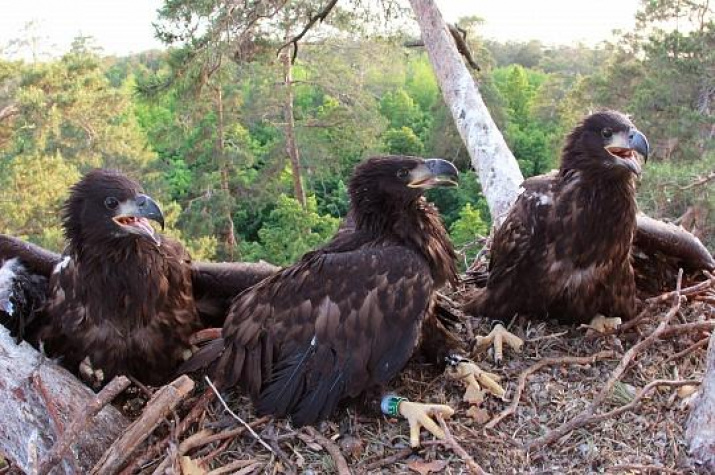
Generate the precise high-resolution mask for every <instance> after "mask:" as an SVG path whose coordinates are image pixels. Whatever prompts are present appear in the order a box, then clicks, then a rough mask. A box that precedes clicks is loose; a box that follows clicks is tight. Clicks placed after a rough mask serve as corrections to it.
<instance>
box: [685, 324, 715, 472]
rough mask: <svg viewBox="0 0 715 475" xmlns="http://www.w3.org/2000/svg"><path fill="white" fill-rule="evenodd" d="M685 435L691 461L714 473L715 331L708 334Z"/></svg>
mask: <svg viewBox="0 0 715 475" xmlns="http://www.w3.org/2000/svg"><path fill="white" fill-rule="evenodd" d="M685 437H686V439H687V441H688V445H689V447H690V456H691V457H692V459H693V461H694V462H695V463H696V464H697V465H698V466H700V467H702V468H703V469H704V471H705V472H706V473H715V332H713V334H712V335H711V336H710V346H709V349H708V358H707V365H706V368H705V376H703V384H702V385H701V386H700V394H699V395H698V396H697V399H696V400H695V402H694V404H693V410H692V411H691V412H690V417H689V418H688V422H687V427H686V431H685Z"/></svg>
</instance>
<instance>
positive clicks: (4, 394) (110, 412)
mask: <svg viewBox="0 0 715 475" xmlns="http://www.w3.org/2000/svg"><path fill="white" fill-rule="evenodd" d="M94 397H95V395H94V393H93V392H92V391H91V390H90V389H89V388H87V387H86V386H84V385H83V384H82V383H80V382H79V381H78V380H77V379H76V378H75V377H74V376H72V375H71V374H70V373H69V372H68V371H66V370H65V369H64V368H60V367H59V366H57V365H56V364H55V363H53V362H52V361H51V360H50V359H48V358H46V357H44V356H42V355H41V354H39V353H38V352H37V351H35V350H34V349H33V348H32V347H31V346H29V345H28V344H27V343H22V344H20V345H18V344H16V343H15V341H14V340H13V339H12V338H10V335H9V333H8V332H7V330H5V329H4V328H2V327H0V455H2V456H3V457H6V458H7V459H8V460H10V461H11V462H12V463H13V465H14V466H15V467H17V468H19V469H21V470H23V471H24V472H25V473H35V472H36V471H37V469H38V468H39V465H40V463H41V462H42V461H43V460H44V459H45V457H47V456H48V454H49V453H50V451H51V449H52V446H53V444H54V443H55V442H56V441H57V440H58V438H59V437H61V435H60V434H62V433H63V432H64V430H65V429H66V428H67V427H68V426H69V424H70V423H71V422H72V420H73V418H74V417H75V416H76V415H77V414H78V413H80V412H82V411H84V410H85V409H86V408H87V406H88V405H89V404H90V403H91V402H92V401H93V400H94ZM127 425H128V421H127V420H126V419H125V418H124V416H122V415H121V414H120V413H119V411H117V410H116V409H115V408H114V407H112V406H106V407H105V408H104V409H102V411H101V412H100V413H99V414H98V415H97V416H96V417H95V418H94V419H93V420H92V422H91V424H88V427H87V430H86V432H85V433H83V434H81V435H80V436H79V437H78V439H77V442H76V443H74V444H73V445H72V451H71V453H69V452H68V453H67V454H66V456H65V459H66V460H67V459H73V462H72V461H69V462H68V461H64V462H62V463H61V464H58V465H57V466H56V467H55V468H54V469H53V470H52V471H51V472H50V473H52V474H59V473H88V472H89V470H90V469H91V468H92V466H93V465H94V463H95V462H96V461H97V460H99V459H100V457H101V456H102V454H103V453H104V451H105V450H106V449H107V448H108V447H109V446H110V445H111V444H112V442H113V441H114V439H115V438H116V437H117V436H118V435H119V434H121V432H122V431H123V430H124V428H125V427H127Z"/></svg>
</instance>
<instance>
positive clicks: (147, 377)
mask: <svg viewBox="0 0 715 475" xmlns="http://www.w3.org/2000/svg"><path fill="white" fill-rule="evenodd" d="M62 219H63V227H64V230H65V237H66V240H67V247H66V250H65V252H64V253H63V255H62V256H60V255H57V254H54V253H51V252H48V251H45V250H44V249H42V248H38V247H37V246H32V245H28V244H26V243H22V242H21V241H19V240H17V239H15V238H11V237H9V236H0V259H2V260H4V261H5V262H4V265H3V266H2V268H0V274H2V271H3V270H4V271H5V273H7V274H8V279H7V282H6V285H2V282H0V295H2V294H3V290H4V289H5V290H8V292H7V294H8V296H7V297H8V298H7V299H6V300H7V301H8V302H9V303H11V305H5V306H4V307H3V308H0V313H2V314H4V317H5V318H4V323H5V324H6V325H7V326H9V327H11V328H12V329H14V330H15V331H14V333H15V334H16V336H24V337H25V338H26V339H27V340H28V341H30V342H31V343H35V344H41V345H42V346H43V348H44V349H45V351H46V352H47V354H48V355H49V356H52V357H57V358H59V360H60V361H61V362H62V363H63V364H64V365H65V366H67V367H68V368H69V369H71V370H72V371H78V369H79V368H80V364H81V363H82V362H83V361H85V358H88V360H86V361H85V363H86V362H88V363H89V364H90V367H89V370H90V371H91V373H90V374H89V375H88V374H84V375H83V376H85V377H89V378H91V379H93V381H91V382H92V383H99V384H101V383H106V382H108V381H109V380H110V379H111V378H112V377H113V376H115V375H118V374H127V375H131V376H134V377H136V378H137V379H139V380H140V381H142V382H144V383H146V384H151V385H158V384H162V383H165V382H166V381H167V380H168V378H170V377H171V376H172V375H173V373H174V371H175V370H176V368H177V366H178V364H179V363H180V362H182V361H183V360H184V359H185V357H186V356H187V353H186V352H187V351H188V350H189V349H190V345H189V337H190V335H191V334H192V333H193V332H194V331H195V330H196V329H198V328H199V327H200V326H201V322H200V319H199V310H198V307H199V306H200V305H198V304H199V303H201V302H202V301H203V300H204V297H206V298H207V299H211V305H209V306H208V307H210V308H211V311H212V312H214V315H215V314H219V315H220V314H225V311H226V310H227V307H228V302H224V300H226V297H225V295H224V294H225V293H226V292H225V291H224V290H225V289H224V287H226V286H227V285H228V286H229V287H231V288H230V289H229V291H230V292H232V294H233V295H235V293H236V292H239V291H241V290H243V289H244V288H246V287H247V286H249V285H252V284H254V283H256V282H258V281H259V280H261V279H262V278H264V277H266V276H267V275H269V274H271V273H272V272H273V271H275V270H276V268H273V267H272V266H268V265H266V267H265V268H261V269H256V271H257V272H253V269H250V270H249V271H248V272H244V271H246V269H244V268H242V267H241V268H238V267H236V266H238V264H236V265H229V264H215V265H208V266H207V265H201V264H198V265H196V264H193V265H192V263H191V259H190V257H189V255H188V253H187V252H186V250H185V249H184V248H183V247H182V246H181V245H180V244H179V243H178V242H175V241H173V240H171V239H168V238H166V237H164V236H161V235H159V234H158V233H156V232H155V231H154V229H153V228H152V226H151V225H150V224H149V220H150V219H151V220H155V221H158V222H159V223H160V224H162V225H163V216H162V214H161V210H160V209H159V207H158V205H157V204H156V203H155V202H154V201H153V200H152V199H151V198H150V197H148V196H146V195H144V194H143V192H142V189H141V187H140V186H139V185H138V184H137V183H136V182H134V181H133V180H130V179H129V178H127V177H126V176H124V175H122V174H121V173H119V172H114V171H108V170H94V171H92V172H90V173H88V174H87V175H86V176H85V177H84V178H83V179H82V180H81V181H80V182H79V183H77V184H76V185H74V186H73V187H72V189H71V191H70V196H69V199H68V200H67V202H66V204H65V206H64V209H63V213H62ZM13 266H14V267H13ZM227 270H231V272H229V273H228V274H230V275H229V277H228V278H226V275H227ZM19 271H22V272H19ZM28 272H29V273H30V275H31V276H33V277H35V278H38V279H47V278H49V290H48V291H47V292H46V294H45V299H44V300H45V302H44V304H43V305H42V307H41V308H40V310H39V313H40V315H39V316H38V315H37V313H38V311H37V305H36V303H35V300H32V301H31V303H32V304H33V308H30V306H29V305H27V304H24V307H22V308H20V307H18V305H17V303H18V302H21V301H22V302H27V301H29V300H28V298H27V297H26V296H36V295H37V294H38V289H39V292H42V291H43V290H44V289H42V288H41V286H40V284H41V283H42V282H41V281H40V282H38V283H34V284H33V283H30V282H29V281H27V279H25V278H24V277H23V276H24V274H26V273H28ZM217 272H218V273H222V276H223V277H224V279H223V280H225V281H226V282H227V283H226V284H224V285H223V286H218V288H219V295H217V294H215V293H213V294H212V293H211V292H210V291H209V290H208V289H207V287H208V285H207V284H206V280H214V275H215V274H216V273H217ZM237 273H238V276H237V277H236V274H237ZM207 276H208V277H207ZM195 283H198V287H199V288H200V289H201V296H200V298H198V299H197V298H196V297H195V294H194V285H195ZM0 300H2V298H1V297H0ZM30 310H32V312H31V311H30ZM23 331H24V333H25V334H24V335H22V334H21V333H23ZM84 369H86V365H85V368H84ZM98 372H101V373H98ZM99 375H101V376H102V377H101V378H99V377H98V376H99ZM95 379H101V381H97V380H95Z"/></svg>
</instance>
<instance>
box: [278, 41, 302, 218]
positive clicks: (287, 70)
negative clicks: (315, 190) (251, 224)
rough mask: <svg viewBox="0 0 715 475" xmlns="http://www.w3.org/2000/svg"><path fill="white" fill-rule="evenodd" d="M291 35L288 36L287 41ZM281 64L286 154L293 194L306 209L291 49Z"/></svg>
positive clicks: (284, 51) (283, 55) (288, 49)
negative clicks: (296, 122)
mask: <svg viewBox="0 0 715 475" xmlns="http://www.w3.org/2000/svg"><path fill="white" fill-rule="evenodd" d="M288 38H289V35H286V40H287V39H288ZM281 62H282V63H283V75H284V78H285V83H284V84H285V104H284V106H283V118H284V119H285V136H286V152H287V153H288V157H289V158H290V165H291V169H292V170H293V192H294V193H295V199H297V200H298V201H299V202H300V205H301V206H302V207H303V208H305V190H304V189H303V180H302V178H301V177H300V155H299V154H298V145H297V144H296V142H295V118H294V117H293V65H292V64H291V58H290V48H283V51H281Z"/></svg>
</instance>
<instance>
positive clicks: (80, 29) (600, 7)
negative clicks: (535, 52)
mask: <svg viewBox="0 0 715 475" xmlns="http://www.w3.org/2000/svg"><path fill="white" fill-rule="evenodd" d="M638 3H639V2H638V0H600V1H598V2H594V1H593V0H437V4H438V6H439V7H440V9H441V11H442V13H443V15H444V17H445V19H446V20H447V21H455V20H456V19H457V18H459V17H460V16H469V15H477V16H479V17H482V18H483V19H484V20H485V21H486V23H485V24H484V25H483V27H482V28H481V30H480V32H481V34H482V36H484V37H486V38H493V39H497V40H502V41H505V40H514V41H528V40H531V39H537V40H540V41H542V42H543V43H545V44H550V45H551V44H573V43H576V42H584V43H586V44H591V45H593V44H597V43H599V42H601V41H603V40H606V39H609V38H610V37H611V32H612V30H614V29H621V30H627V29H629V28H632V27H633V25H634V23H635V20H634V15H635V12H636V10H637V7H638ZM161 4H162V0H69V1H67V0H64V1H63V0H19V1H18V0H0V48H2V46H4V45H7V44H8V42H9V41H11V40H13V39H16V38H20V37H22V36H23V29H24V27H25V25H26V24H27V23H28V22H31V21H34V22H35V24H36V25H37V27H36V33H37V36H39V37H41V38H44V41H43V43H44V44H43V45H42V48H43V49H45V50H48V51H50V52H52V53H54V54H61V53H62V52H64V51H67V50H68V49H69V45H70V43H71V41H72V39H73V38H74V37H76V36H78V35H84V36H93V37H94V38H95V39H96V43H97V44H98V45H99V46H101V47H102V48H103V50H104V52H105V53H106V54H113V55H126V54H129V53H136V52H139V51H144V50H147V49H151V48H159V47H161V43H160V42H159V41H158V40H156V39H155V38H154V30H153V27H152V21H154V20H155V19H156V10H157V9H158V8H159V7H160V6H161Z"/></svg>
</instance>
